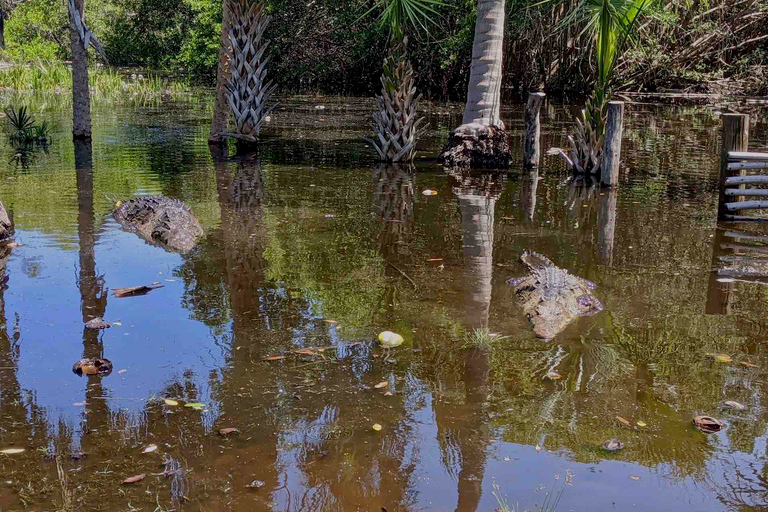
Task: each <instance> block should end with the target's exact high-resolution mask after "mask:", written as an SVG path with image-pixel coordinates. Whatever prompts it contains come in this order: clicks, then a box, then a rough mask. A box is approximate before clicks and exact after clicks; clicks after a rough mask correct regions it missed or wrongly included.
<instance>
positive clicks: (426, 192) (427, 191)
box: [421, 188, 437, 196]
mask: <svg viewBox="0 0 768 512" xmlns="http://www.w3.org/2000/svg"><path fill="white" fill-rule="evenodd" d="M421 193H422V194H424V195H425V196H436V195H437V190H431V189H428V188H427V189H424V190H422V191H421Z"/></svg>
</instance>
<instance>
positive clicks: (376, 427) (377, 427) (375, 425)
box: [371, 423, 383, 432]
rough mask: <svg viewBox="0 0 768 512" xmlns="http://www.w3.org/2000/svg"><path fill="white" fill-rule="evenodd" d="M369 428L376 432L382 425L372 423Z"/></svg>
mask: <svg viewBox="0 0 768 512" xmlns="http://www.w3.org/2000/svg"><path fill="white" fill-rule="evenodd" d="M371 428H372V429H373V430H375V431H376V432H378V431H380V430H381V429H382V428H383V427H382V426H381V425H379V424H378V423H374V424H373V426H372V427H371Z"/></svg>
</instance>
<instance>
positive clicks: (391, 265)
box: [384, 260, 416, 290]
mask: <svg viewBox="0 0 768 512" xmlns="http://www.w3.org/2000/svg"><path fill="white" fill-rule="evenodd" d="M384 261H386V262H387V265H389V266H390V267H392V268H393V269H395V270H397V271H398V272H400V275H401V276H403V277H404V278H406V279H407V280H408V282H409V283H411V284H412V285H413V289H414V290H415V289H416V283H414V282H413V279H411V278H410V277H408V274H406V273H405V272H403V271H402V270H400V269H399V268H397V267H396V266H395V264H394V263H392V262H391V261H389V260H384Z"/></svg>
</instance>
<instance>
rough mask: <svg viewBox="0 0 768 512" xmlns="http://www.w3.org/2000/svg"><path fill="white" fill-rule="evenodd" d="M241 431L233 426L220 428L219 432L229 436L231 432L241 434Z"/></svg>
mask: <svg viewBox="0 0 768 512" xmlns="http://www.w3.org/2000/svg"><path fill="white" fill-rule="evenodd" d="M239 433H240V431H239V430H238V429H236V428H232V427H228V428H222V429H219V434H221V435H223V436H228V435H230V434H239Z"/></svg>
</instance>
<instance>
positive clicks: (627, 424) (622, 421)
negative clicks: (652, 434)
mask: <svg viewBox="0 0 768 512" xmlns="http://www.w3.org/2000/svg"><path fill="white" fill-rule="evenodd" d="M616 421H618V422H619V423H621V424H622V425H625V426H627V427H631V426H632V424H631V423H630V422H629V420H625V419H624V418H622V417H621V416H616Z"/></svg>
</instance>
